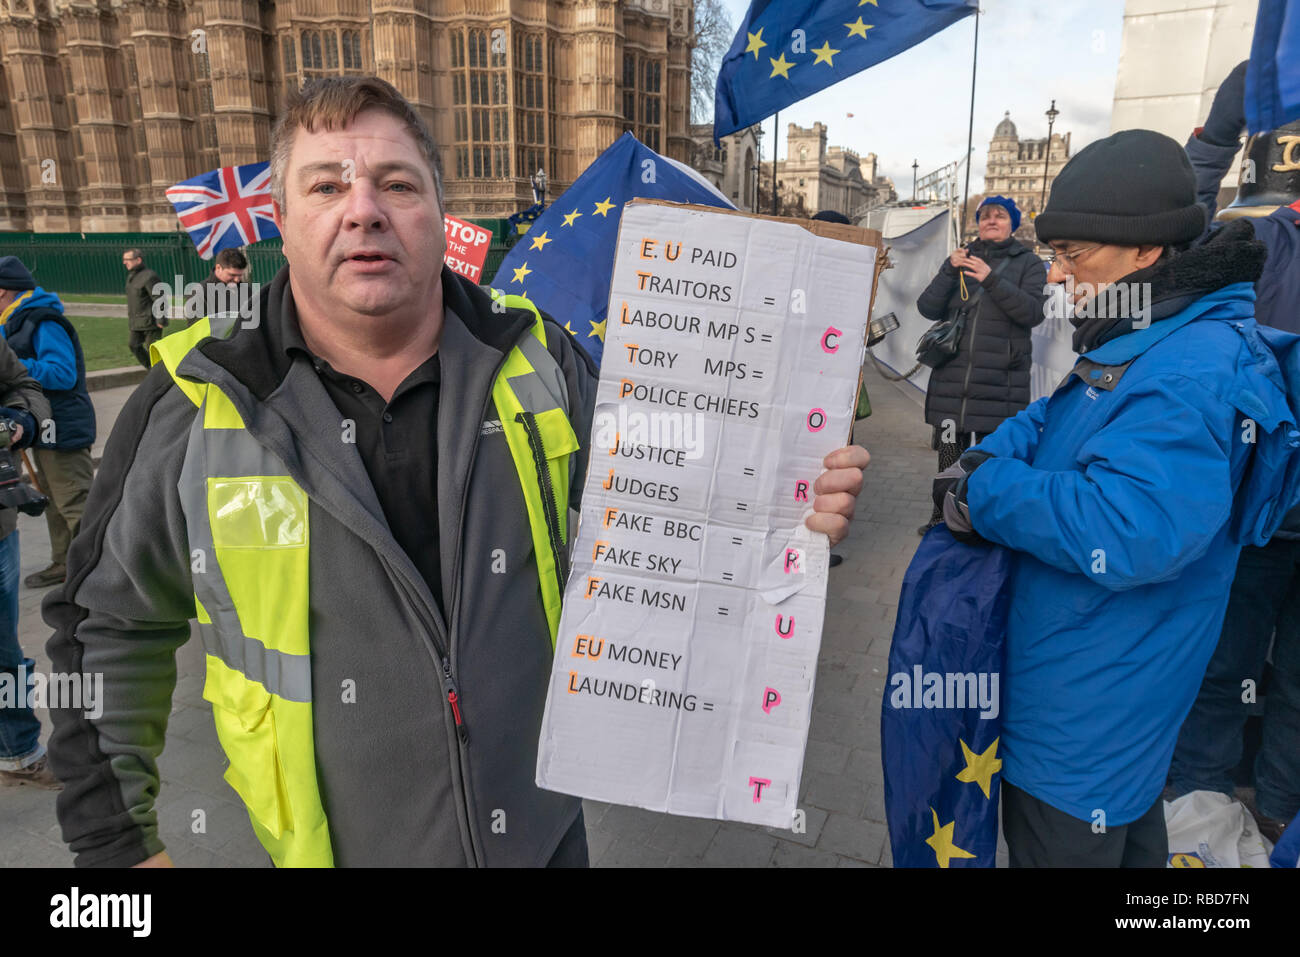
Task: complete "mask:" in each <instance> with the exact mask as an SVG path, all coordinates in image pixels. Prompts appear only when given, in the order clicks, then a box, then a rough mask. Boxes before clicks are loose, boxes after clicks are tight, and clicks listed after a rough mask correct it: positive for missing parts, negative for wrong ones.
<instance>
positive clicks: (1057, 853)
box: [1002, 779, 1169, 867]
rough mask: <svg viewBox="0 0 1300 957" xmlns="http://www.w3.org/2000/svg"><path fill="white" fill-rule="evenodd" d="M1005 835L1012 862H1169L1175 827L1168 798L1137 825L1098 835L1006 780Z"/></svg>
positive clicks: (1131, 864)
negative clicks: (1170, 827)
mask: <svg viewBox="0 0 1300 957" xmlns="http://www.w3.org/2000/svg"><path fill="white" fill-rule="evenodd" d="M1002 834H1003V836H1004V837H1006V839H1007V850H1008V851H1010V853H1011V866H1012V867H1164V866H1165V865H1166V863H1167V862H1168V860H1169V832H1168V831H1167V830H1166V829H1165V806H1164V801H1162V800H1161V799H1160V798H1156V803H1155V804H1153V805H1152V806H1151V810H1149V811H1147V812H1146V813H1145V814H1143V815H1142V816H1141V817H1140V818H1138V819H1137V820H1136V821H1134V822H1132V823H1131V824H1122V825H1119V826H1107V828H1106V830H1105V831H1103V832H1102V833H1100V834H1094V833H1093V830H1092V821H1081V820H1079V818H1077V817H1075V816H1074V815H1072V814H1066V813H1065V812H1064V811H1059V810H1057V809H1056V808H1054V807H1052V806H1051V805H1050V804H1048V803H1047V802H1045V801H1040V800H1038V798H1036V797H1034V796H1033V795H1032V794H1029V793H1027V792H1025V791H1022V790H1020V788H1018V787H1016V786H1015V785H1014V784H1011V783H1010V782H1009V781H1006V780H1005V779H1004V780H1003V781H1002Z"/></svg>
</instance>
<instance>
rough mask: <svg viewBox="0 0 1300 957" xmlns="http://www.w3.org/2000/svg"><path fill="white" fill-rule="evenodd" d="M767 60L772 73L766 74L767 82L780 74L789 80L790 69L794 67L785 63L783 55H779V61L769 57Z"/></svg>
mask: <svg viewBox="0 0 1300 957" xmlns="http://www.w3.org/2000/svg"><path fill="white" fill-rule="evenodd" d="M768 59H769V60H771V62H772V72H771V73H770V74H768V77H767V78H768V79H769V80H770V79H772V77H774V76H776V75H777V74H780V75H781V76H783V77H785V78H786V79H787V80H788V79H790V67H792V66H794V64H793V63H787V62H786V59H785V54H784V53H782V54H781V59H779V60H772V58H771V57H768Z"/></svg>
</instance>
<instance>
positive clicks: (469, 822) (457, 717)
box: [442, 332, 529, 866]
mask: <svg viewBox="0 0 1300 957" xmlns="http://www.w3.org/2000/svg"><path fill="white" fill-rule="evenodd" d="M524 334H525V335H528V334H529V333H527V332H525V333H524ZM511 348H512V349H513V348H514V346H513V345H511ZM509 357H510V351H509V350H506V352H505V354H504V355H502V357H501V361H500V362H498V363H497V366H496V368H495V369H493V370H492V378H491V379H490V380H489V383H490V384H489V385H488V391H487V395H486V396H484V398H483V406H482V408H481V409H480V410H479V416H478V418H477V419H476V420H474V421H476V422H482V421H483V417H484V416H486V415H487V410H488V404H489V403H490V402H491V401H492V389H493V386H494V385H495V383H496V381H497V377H498V376H500V375H501V370H502V369H503V368H504V367H505V364H506V360H507V359H508V358H509ZM481 439H482V434H481V433H480V432H479V431H478V430H477V429H475V432H474V444H473V445H472V446H471V447H470V452H469V466H468V468H467V469H466V472H465V476H466V478H465V494H463V495H462V496H461V498H460V534H459V539H458V541H457V542H456V563H455V567H454V570H453V572H452V576H451V614H449V615H448V616H447V656H446V658H444V659H443V662H442V676H443V681H444V683H445V684H446V686H447V704H448V705H449V706H450V707H451V716H452V718H453V720H454V721H455V723H456V736H457V738H458V740H459V741H460V745H461V747H460V751H461V754H460V757H461V759H462V760H461V796H460V797H461V806H462V807H463V808H464V809H465V826H466V827H468V828H469V843H470V848H471V849H472V850H473V851H474V856H475V860H474V864H475V865H478V866H482V861H481V860H480V858H481V857H482V855H481V853H480V852H479V850H478V848H477V846H476V844H475V841H474V809H473V808H472V807H470V801H469V728H468V727H467V726H466V724H465V719H464V716H463V715H462V714H461V706H462V705H463V704H464V699H462V698H461V695H460V691H459V690H458V689H457V688H456V679H455V678H454V677H453V676H452V673H451V650H452V649H451V645H452V638H451V636H452V634H453V633H454V631H455V629H456V624H457V614H458V612H459V611H460V590H461V559H462V556H463V552H464V550H465V549H464V542H465V511H466V509H467V507H468V504H469V483H470V481H471V480H472V479H473V477H474V465H475V463H476V462H477V461H478V448H479V443H480V441H481Z"/></svg>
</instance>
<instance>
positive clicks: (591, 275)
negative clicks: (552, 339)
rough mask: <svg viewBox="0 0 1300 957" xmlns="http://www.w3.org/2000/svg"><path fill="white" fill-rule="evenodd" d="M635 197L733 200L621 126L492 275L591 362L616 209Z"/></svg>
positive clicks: (605, 305)
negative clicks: (572, 339) (559, 329)
mask: <svg viewBox="0 0 1300 957" xmlns="http://www.w3.org/2000/svg"><path fill="white" fill-rule="evenodd" d="M633 199H666V200H671V201H672V202H675V203H696V204H698V205H701V206H720V207H722V208H724V209H734V208H735V207H734V206H732V204H731V203H729V202H727V200H726V199H725V198H724V197H723V195H722V194H721V193H719V192H718V191H717V190H715V189H714V188H713V187H712V186H711V185H710V184H709V183H707V182H706V181H704V180H703V179H702V178H700V177H699V176H698V174H697V173H695V172H694V171H692V170H690V169H688V168H687V167H685V166H683V165H681V164H680V163H677V162H674V161H673V160H670V159H667V158H666V157H663V156H660V155H659V154H658V153H656V152H655V151H654V150H652V149H650V148H649V147H647V146H643V145H642V144H641V143H640V141H638V140H637V138H636V137H635V136H633V135H632V134H631V133H624V134H623V135H622V136H621V137H619V139H618V140H616V141H615V142H614V145H613V146H611V147H610V148H609V149H607V150H605V152H603V153H601V154H600V156H598V157H597V158H596V162H594V163H592V164H591V165H590V166H589V167H587V170H586V172H584V173H583V174H582V175H581V176H579V177H578V178H577V180H575V181H574V183H573V185H572V186H570V187H569V188H568V189H566V190H565V191H564V192H563V193H561V194H560V196H559V197H558V198H557V199H556V200H555V202H553V203H552V204H551V206H550V208H549V209H547V210H546V212H544V213H542V215H541V216H539V217H538V218H537V219H536V220H535V221H534V222H533V224H532V226H530V227H529V229H528V232H527V233H525V234H524V236H523V237H522V238H520V240H519V241H518V242H517V243H515V245H514V246H513V247H512V248H511V250H510V252H509V253H507V254H506V258H505V259H504V260H502V262H501V267H500V268H499V269H498V270H497V273H496V276H495V278H494V279H493V282H492V285H493V286H495V287H496V288H497V289H500V290H502V291H503V292H506V293H509V294H512V295H523V296H527V297H528V298H529V299H531V300H532V301H533V303H534V304H535V305H536V306H537V308H539V309H541V310H542V311H543V312H546V313H548V314H549V315H550V316H551V317H552V318H554V319H555V320H556V321H558V322H560V323H561V324H563V326H564V328H566V329H568V330H569V332H571V333H572V334H573V336H574V337H575V338H576V339H577V340H578V342H579V343H581V344H582V346H583V348H584V349H586V350H587V352H588V353H589V354H590V355H591V357H592V358H593V359H595V360H596V364H597V365H599V364H600V357H601V355H602V354H603V353H604V351H605V315H606V313H607V312H608V311H609V283H610V279H611V278H612V276H613V272H614V252H615V250H616V248H617V240H618V223H619V216H620V214H621V213H622V210H623V204H624V203H626V202H629V201H630V200H633Z"/></svg>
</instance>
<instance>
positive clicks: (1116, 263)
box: [935, 130, 1300, 867]
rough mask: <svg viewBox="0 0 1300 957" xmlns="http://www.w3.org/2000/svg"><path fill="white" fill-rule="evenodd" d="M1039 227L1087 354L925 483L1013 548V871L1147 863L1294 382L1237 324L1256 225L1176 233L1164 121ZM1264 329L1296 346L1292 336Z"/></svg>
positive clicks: (1242, 319) (1184, 188)
mask: <svg viewBox="0 0 1300 957" xmlns="http://www.w3.org/2000/svg"><path fill="white" fill-rule="evenodd" d="M1035 226H1036V228H1037V231H1038V236H1039V238H1040V239H1042V240H1044V241H1046V242H1048V243H1049V244H1050V245H1051V247H1052V248H1053V250H1054V251H1055V253H1056V260H1055V265H1054V267H1053V270H1052V278H1054V279H1056V278H1063V276H1064V275H1068V276H1070V277H1072V279H1073V287H1072V293H1071V295H1068V296H1067V300H1069V301H1072V303H1073V309H1074V315H1073V316H1072V318H1071V322H1072V323H1073V325H1074V327H1075V332H1074V348H1075V351H1076V352H1079V353H1081V357H1080V359H1079V360H1078V362H1077V363H1076V364H1075V367H1074V369H1073V370H1072V371H1071V373H1070V375H1069V376H1068V377H1067V378H1066V380H1065V381H1064V382H1063V383H1062V384H1061V385H1060V387H1059V388H1058V389H1057V390H1056V392H1055V393H1053V394H1052V395H1051V396H1049V397H1047V398H1045V399H1042V400H1040V401H1038V402H1035V403H1034V404H1033V405H1031V406H1030V407H1029V408H1027V409H1025V410H1024V411H1023V412H1021V413H1020V414H1019V415H1017V416H1016V417H1015V418H1013V419H1010V420H1008V421H1007V422H1006V423H1004V424H1003V425H1002V426H1001V427H1000V428H999V429H998V430H997V431H996V432H994V433H993V434H992V435H991V436H989V438H988V439H986V440H985V441H983V442H981V443H980V444H978V445H976V446H974V447H973V448H972V449H971V450H970V451H969V452H968V453H966V455H964V456H963V457H962V460H961V461H960V462H959V464H958V466H956V467H955V468H954V470H952V471H953V472H954V473H955V474H952V475H946V476H941V477H940V479H939V480H938V481H936V489H935V491H936V496H938V497H940V498H941V499H942V504H943V507H944V518H945V521H947V522H948V524H949V526H950V527H951V528H952V529H953V531H954V533H955V534H958V535H959V536H964V537H969V536H971V535H976V536H982V537H983V538H984V539H986V540H988V541H991V542H996V543H998V544H1001V545H1004V546H1006V547H1008V548H1011V549H1014V550H1015V551H1016V552H1017V555H1016V559H1017V560H1016V562H1015V563H1014V570H1013V572H1012V577H1011V580H1010V596H1011V605H1010V611H1009V621H1008V628H1007V651H1006V665H1005V674H1004V677H1003V682H1002V688H1003V729H1002V742H1001V743H1002V752H1001V758H1002V761H1003V766H1002V771H1003V788H1002V800H1003V806H1002V815H1003V817H1002V820H1003V829H1004V832H1005V835H1006V839H1007V846H1008V850H1009V851H1010V856H1011V863H1012V865H1013V866H1102V867H1106V866H1109V867H1115V866H1148V867H1163V866H1165V863H1166V857H1167V855H1168V835H1167V833H1166V830H1165V823H1164V811H1163V804H1162V801H1161V791H1162V789H1163V787H1164V781H1165V773H1166V771H1167V770H1168V768H1169V761H1170V756H1171V754H1172V752H1173V749H1174V742H1175V740H1176V739H1177V736H1178V729H1179V726H1180V725H1181V723H1182V721H1183V718H1184V716H1185V715H1186V714H1187V712H1188V710H1189V709H1190V707H1191V705H1192V700H1193V699H1194V698H1195V696H1196V691H1197V688H1198V687H1199V685H1200V683H1201V677H1202V675H1204V673H1205V666H1206V663H1207V662H1208V661H1209V659H1210V655H1211V654H1212V653H1213V651H1214V647H1215V643H1216V641H1217V639H1218V636H1219V627H1220V625H1221V624H1222V623H1223V615H1224V609H1225V607H1226V605H1227V601H1228V590H1229V587H1230V585H1231V583H1232V576H1233V570H1234V569H1235V567H1236V563H1237V556H1238V554H1239V553H1240V551H1241V547H1242V545H1243V544H1244V543H1247V542H1250V543H1259V542H1261V541H1263V540H1267V537H1268V536H1269V535H1270V534H1271V533H1272V530H1273V529H1274V528H1276V526H1277V524H1278V523H1279V522H1280V521H1281V518H1282V514H1283V513H1284V512H1285V510H1286V507H1289V505H1290V504H1291V503H1293V502H1294V501H1295V500H1296V498H1297V497H1298V496H1300V489H1297V488H1296V487H1295V478H1294V472H1293V474H1292V476H1291V478H1289V479H1288V478H1287V477H1286V475H1285V470H1286V468H1287V467H1288V465H1289V466H1290V467H1291V468H1292V469H1294V468H1295V467H1296V465H1297V464H1300V463H1298V462H1297V457H1300V432H1297V431H1295V426H1294V424H1293V423H1294V422H1295V416H1294V414H1293V412H1292V411H1291V409H1290V408H1289V406H1288V401H1289V400H1288V395H1287V389H1288V388H1290V389H1291V390H1296V389H1300V383H1297V382H1291V383H1290V384H1289V385H1288V383H1287V382H1286V381H1285V380H1284V377H1283V373H1282V371H1281V369H1280V367H1279V364H1278V361H1277V359H1276V358H1275V352H1274V350H1273V349H1272V348H1271V347H1270V345H1269V344H1268V342H1267V341H1266V340H1265V337H1264V335H1263V332H1261V331H1260V330H1259V329H1257V327H1256V324H1255V320H1254V318H1253V314H1254V299H1255V292H1254V285H1253V284H1254V282H1255V280H1257V279H1258V278H1259V275H1260V270H1261V268H1262V266H1263V262H1264V255H1265V253H1264V248H1263V246H1262V244H1260V243H1259V242H1257V241H1255V240H1253V239H1252V238H1251V235H1252V234H1251V232H1250V230H1249V228H1248V227H1246V228H1245V229H1244V230H1242V229H1234V228H1231V227H1230V228H1227V229H1224V230H1222V231H1220V232H1219V233H1217V234H1215V235H1214V236H1213V237H1212V239H1211V240H1210V241H1209V242H1207V243H1205V244H1204V245H1200V246H1197V247H1194V248H1191V249H1188V248H1186V247H1187V244H1189V243H1191V242H1192V241H1193V240H1195V239H1197V237H1199V236H1200V235H1201V233H1202V231H1203V230H1204V227H1205V209H1204V207H1203V206H1200V205H1199V204H1198V203H1197V202H1196V189H1195V180H1194V177H1193V174H1192V169H1191V165H1190V164H1189V162H1188V160H1187V156H1186V155H1185V154H1184V152H1183V150H1182V148H1181V147H1179V145H1178V144H1177V143H1176V142H1175V141H1173V140H1172V139H1170V138H1169V137H1166V136H1163V135H1161V134H1159V133H1153V132H1151V131H1148V130H1127V131H1124V132H1120V133H1116V134H1114V135H1112V136H1110V137H1107V138H1106V139H1103V140H1100V141H1098V142H1096V143H1093V144H1092V145H1090V146H1088V147H1087V148H1086V149H1084V150H1082V151H1081V152H1080V153H1079V154H1078V155H1077V156H1075V157H1074V158H1073V159H1072V160H1070V162H1069V163H1068V164H1066V166H1065V168H1064V169H1063V170H1062V171H1061V173H1060V174H1059V175H1058V177H1057V179H1056V182H1055V183H1054V185H1053V186H1052V194H1051V198H1050V200H1049V201H1048V204H1047V208H1046V209H1045V210H1044V211H1043V212H1042V214H1041V215H1040V216H1039V217H1038V219H1037V221H1036V223H1035ZM1069 288H1070V287H1069V286H1067V289H1069ZM1269 332H1270V335H1276V336H1277V337H1278V342H1279V345H1278V348H1279V350H1282V351H1280V352H1279V353H1278V354H1281V355H1283V356H1284V358H1286V360H1287V361H1288V362H1291V361H1300V355H1298V354H1297V353H1296V351H1295V350H1296V349H1298V348H1300V343H1297V342H1296V341H1295V337H1288V336H1286V335H1285V334H1282V333H1272V332H1271V331H1269ZM1288 348H1289V349H1290V350H1291V352H1290V354H1289V355H1288V354H1287V353H1286V352H1285V350H1286V349H1288ZM1291 374H1292V375H1294V374H1295V372H1294V370H1293V371H1292V373H1291ZM1288 483H1289V484H1288Z"/></svg>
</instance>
